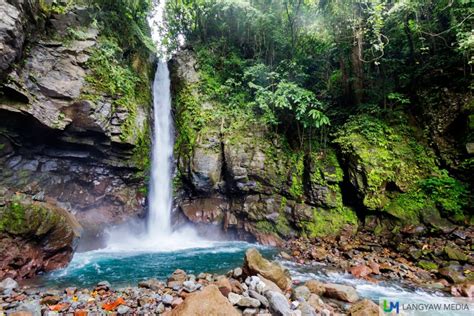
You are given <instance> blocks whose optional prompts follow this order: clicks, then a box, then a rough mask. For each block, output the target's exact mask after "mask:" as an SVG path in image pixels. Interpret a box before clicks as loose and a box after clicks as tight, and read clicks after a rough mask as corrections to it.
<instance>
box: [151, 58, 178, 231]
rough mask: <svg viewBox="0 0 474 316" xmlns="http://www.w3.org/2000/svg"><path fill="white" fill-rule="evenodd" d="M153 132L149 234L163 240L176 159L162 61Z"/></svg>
mask: <svg viewBox="0 0 474 316" xmlns="http://www.w3.org/2000/svg"><path fill="white" fill-rule="evenodd" d="M153 112H154V133H153V152H152V165H151V166H152V168H151V179H150V180H151V181H150V193H149V196H148V198H149V199H148V200H149V213H148V221H147V231H148V236H149V238H151V239H156V240H157V239H160V238H162V237H163V236H168V235H169V234H170V233H171V216H170V214H171V203H172V192H171V190H172V188H171V172H172V170H171V168H172V167H171V163H172V158H173V144H174V139H173V123H172V117H171V96H170V79H169V70H168V66H167V64H166V62H164V61H161V62H159V63H158V67H157V70H156V74H155V81H154V83H153Z"/></svg>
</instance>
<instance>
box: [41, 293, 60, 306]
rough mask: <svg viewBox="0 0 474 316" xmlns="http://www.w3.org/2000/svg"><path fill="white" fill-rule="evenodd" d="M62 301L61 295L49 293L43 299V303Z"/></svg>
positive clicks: (49, 303)
mask: <svg viewBox="0 0 474 316" xmlns="http://www.w3.org/2000/svg"><path fill="white" fill-rule="evenodd" d="M59 301H61V297H60V296H58V295H48V296H45V297H43V298H42V299H41V304H42V305H55V304H57V303H59Z"/></svg>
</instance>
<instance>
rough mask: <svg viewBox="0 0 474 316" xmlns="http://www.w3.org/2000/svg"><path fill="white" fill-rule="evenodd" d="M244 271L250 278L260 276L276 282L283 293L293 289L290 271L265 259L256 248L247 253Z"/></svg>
mask: <svg viewBox="0 0 474 316" xmlns="http://www.w3.org/2000/svg"><path fill="white" fill-rule="evenodd" d="M243 271H244V274H245V275H248V276H254V275H258V274H260V275H262V276H263V277H264V278H266V279H268V280H270V281H272V282H274V283H275V284H276V285H278V287H279V288H280V289H282V290H283V291H286V290H287V289H289V288H290V287H291V277H290V274H289V272H288V270H286V269H284V268H283V267H282V266H281V265H280V264H278V263H276V262H270V261H268V260H267V259H265V258H263V257H262V255H261V254H260V252H258V250H257V249H255V248H251V249H249V250H247V251H246V253H245V260H244V265H243Z"/></svg>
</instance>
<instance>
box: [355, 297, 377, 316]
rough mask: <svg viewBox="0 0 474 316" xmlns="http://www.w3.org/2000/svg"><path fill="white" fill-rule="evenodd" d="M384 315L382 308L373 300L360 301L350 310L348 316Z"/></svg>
mask: <svg viewBox="0 0 474 316" xmlns="http://www.w3.org/2000/svg"><path fill="white" fill-rule="evenodd" d="M379 315H383V311H382V310H381V309H380V307H379V306H378V305H377V304H375V303H374V302H372V301H371V300H367V299H364V300H360V301H358V302H357V303H355V304H354V305H352V306H351V308H350V309H349V313H348V316H379Z"/></svg>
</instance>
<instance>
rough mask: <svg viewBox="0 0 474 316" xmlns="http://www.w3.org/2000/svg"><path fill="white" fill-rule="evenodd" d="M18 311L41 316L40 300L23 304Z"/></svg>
mask: <svg viewBox="0 0 474 316" xmlns="http://www.w3.org/2000/svg"><path fill="white" fill-rule="evenodd" d="M16 311H18V312H20V311H23V312H29V313H31V315H32V316H41V304H40V301H39V300H32V301H27V302H23V303H21V304H20V305H19V306H18V307H17V308H16Z"/></svg>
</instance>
